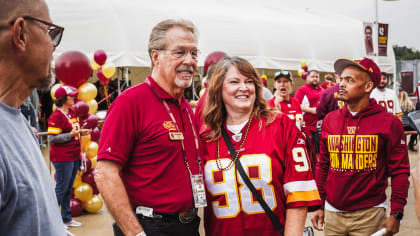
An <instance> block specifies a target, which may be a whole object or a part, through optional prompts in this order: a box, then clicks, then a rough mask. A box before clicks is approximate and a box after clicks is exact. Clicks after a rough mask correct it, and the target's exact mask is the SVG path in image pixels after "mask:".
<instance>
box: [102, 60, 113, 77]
mask: <svg viewBox="0 0 420 236" xmlns="http://www.w3.org/2000/svg"><path fill="white" fill-rule="evenodd" d="M102 74H104V75H105V77H107V78H108V79H109V78H111V77H112V76H113V75H114V74H115V66H114V64H112V63H106V64H105V65H103V66H102Z"/></svg>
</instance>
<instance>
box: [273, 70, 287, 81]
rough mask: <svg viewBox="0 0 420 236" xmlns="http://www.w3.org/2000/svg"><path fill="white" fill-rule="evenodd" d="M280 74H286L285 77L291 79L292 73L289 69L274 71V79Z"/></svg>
mask: <svg viewBox="0 0 420 236" xmlns="http://www.w3.org/2000/svg"><path fill="white" fill-rule="evenodd" d="M279 76H284V77H286V78H288V79H290V73H289V71H287V70H279V71H277V72H275V73H274V79H276V78H277V77H279Z"/></svg>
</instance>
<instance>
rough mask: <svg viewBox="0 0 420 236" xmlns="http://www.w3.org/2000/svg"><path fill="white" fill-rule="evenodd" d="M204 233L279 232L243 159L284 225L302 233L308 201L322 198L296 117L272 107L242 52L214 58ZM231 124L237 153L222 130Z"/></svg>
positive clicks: (207, 134)
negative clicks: (239, 167) (254, 191)
mask: <svg viewBox="0 0 420 236" xmlns="http://www.w3.org/2000/svg"><path fill="white" fill-rule="evenodd" d="M203 117H204V121H205V123H206V124H207V126H208V128H207V130H206V131H205V132H204V133H202V134H201V135H202V137H203V138H204V140H205V155H204V162H205V165H204V176H205V183H206V189H207V203H208V207H207V208H206V210H205V220H204V222H205V229H206V235H222V236H224V235H249V236H252V235H258V236H268V235H280V233H279V231H277V229H276V228H275V227H274V226H273V224H272V223H271V221H270V220H269V218H268V217H267V216H266V213H265V211H264V210H263V209H262V207H261V206H260V204H259V202H258V201H257V200H256V198H255V197H253V196H252V194H251V192H250V190H249V188H248V187H247V185H246V184H245V183H244V181H243V180H242V178H241V177H240V175H239V173H238V172H237V170H236V168H235V164H234V161H235V160H236V159H239V160H240V162H241V164H242V166H243V168H244V169H245V171H246V172H247V175H248V176H249V179H250V181H251V183H253V185H254V186H255V188H256V189H257V190H258V191H259V193H260V194H261V195H262V197H263V199H264V200H265V202H266V203H267V205H268V206H269V208H271V210H272V211H273V212H274V214H275V215H276V217H277V218H278V220H279V221H280V223H281V224H282V225H283V227H284V235H302V232H303V226H304V223H305V219H306V214H307V210H308V208H316V207H317V206H319V205H320V198H319V194H318V191H317V188H316V184H315V181H314V180H313V176H312V172H311V168H310V164H309V161H308V158H307V152H306V148H305V139H304V137H303V136H302V134H301V132H300V131H299V130H298V129H297V128H296V125H295V123H294V122H293V121H291V120H290V119H288V118H287V117H286V115H284V114H278V113H275V112H271V111H270V110H268V108H267V107H266V103H265V101H264V99H263V98H262V83H261V80H260V79H259V75H258V73H257V72H256V70H255V69H254V68H253V67H252V65H251V64H250V63H249V62H248V61H246V60H245V59H242V58H239V57H225V58H223V59H222V60H221V61H219V62H218V63H217V64H216V68H215V70H214V72H213V75H212V78H211V80H210V84H209V92H208V102H207V104H206V107H205V109H204V116H203ZM222 129H226V132H227V133H228V136H229V137H230V140H231V142H232V143H233V146H234V149H235V150H236V155H234V158H232V156H231V154H230V153H229V152H228V148H227V145H226V143H225V140H224V139H223V137H221V133H222Z"/></svg>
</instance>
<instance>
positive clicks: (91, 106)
mask: <svg viewBox="0 0 420 236" xmlns="http://www.w3.org/2000/svg"><path fill="white" fill-rule="evenodd" d="M88 104H89V113H90V114H95V113H96V111H97V110H98V102H96V100H95V99H92V100H90V101H88Z"/></svg>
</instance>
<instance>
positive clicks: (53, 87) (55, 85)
mask: <svg viewBox="0 0 420 236" xmlns="http://www.w3.org/2000/svg"><path fill="white" fill-rule="evenodd" d="M61 86H63V84H54V85H53V86H52V87H51V91H50V94H51V97H52V99H53V100H55V99H56V97H55V96H54V94H55V91H57V89H58V88H60V87H61Z"/></svg>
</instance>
